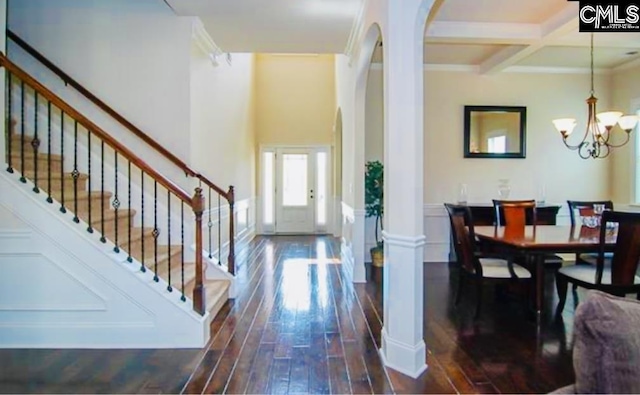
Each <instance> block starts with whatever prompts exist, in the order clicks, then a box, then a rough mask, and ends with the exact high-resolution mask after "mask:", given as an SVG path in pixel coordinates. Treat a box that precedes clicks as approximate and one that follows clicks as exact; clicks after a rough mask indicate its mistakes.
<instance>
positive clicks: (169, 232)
mask: <svg viewBox="0 0 640 395" xmlns="http://www.w3.org/2000/svg"><path fill="white" fill-rule="evenodd" d="M167 249H168V254H169V260H168V261H167V269H168V273H169V274H168V275H167V282H168V283H169V285H167V291H169V292H172V291H173V288H171V191H170V190H167Z"/></svg>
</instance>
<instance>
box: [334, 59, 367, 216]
mask: <svg viewBox="0 0 640 395" xmlns="http://www.w3.org/2000/svg"><path fill="white" fill-rule="evenodd" d="M335 69H336V71H335V75H336V105H337V107H338V108H340V109H341V112H342V201H344V202H345V203H346V204H348V205H349V206H351V207H354V198H353V188H354V185H353V177H354V168H353V152H354V151H355V144H356V141H355V95H354V92H353V86H355V75H354V72H353V70H352V69H351V67H350V65H349V58H348V57H347V56H345V55H336V61H335ZM360 143H362V142H360Z"/></svg>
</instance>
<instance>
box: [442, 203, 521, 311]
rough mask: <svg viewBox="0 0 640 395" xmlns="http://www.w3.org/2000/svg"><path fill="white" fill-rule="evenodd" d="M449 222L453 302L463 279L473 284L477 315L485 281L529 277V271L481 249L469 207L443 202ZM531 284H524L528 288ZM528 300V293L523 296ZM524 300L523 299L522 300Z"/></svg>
mask: <svg viewBox="0 0 640 395" xmlns="http://www.w3.org/2000/svg"><path fill="white" fill-rule="evenodd" d="M445 207H446V209H447V212H448V213H449V220H450V224H451V234H452V236H453V245H454V248H455V250H456V256H457V261H458V264H459V277H458V287H457V291H456V295H455V299H454V300H455V301H454V303H455V305H456V306H457V305H458V304H459V302H460V295H461V293H462V291H463V289H464V284H463V283H465V282H467V281H472V282H475V285H476V310H475V314H474V318H475V319H477V318H478V317H479V316H480V311H481V310H482V290H483V287H484V284H485V283H500V282H502V283H504V282H518V281H528V282H530V280H531V273H530V272H529V271H528V270H527V269H525V268H524V267H522V266H520V265H518V264H515V263H513V262H512V260H511V259H505V256H504V255H503V256H499V255H492V254H491V255H490V254H487V253H482V252H480V251H479V250H478V248H477V245H476V237H475V232H474V226H473V218H472V216H471V210H470V209H469V207H467V206H464V205H456V204H449V203H445ZM530 287H531V284H529V286H528V287H527V289H529V288H530ZM526 299H527V300H528V297H527V298H526ZM525 304H526V303H525Z"/></svg>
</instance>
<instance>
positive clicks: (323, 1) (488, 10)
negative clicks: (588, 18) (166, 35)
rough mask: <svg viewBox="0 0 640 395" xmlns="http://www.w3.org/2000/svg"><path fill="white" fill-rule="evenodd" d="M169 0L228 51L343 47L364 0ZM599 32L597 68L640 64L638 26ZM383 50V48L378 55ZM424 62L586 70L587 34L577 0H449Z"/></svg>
mask: <svg viewBox="0 0 640 395" xmlns="http://www.w3.org/2000/svg"><path fill="white" fill-rule="evenodd" d="M165 1H166V2H167V3H168V4H169V5H170V6H171V7H172V8H173V9H174V11H175V12H176V14H178V15H189V16H198V17H200V19H201V20H202V21H203V23H204V26H205V28H206V30H207V31H208V32H209V34H210V35H211V36H212V37H213V39H214V40H215V42H216V43H217V44H218V45H219V46H220V47H221V48H222V50H223V51H225V52H263V53H343V52H344V51H345V48H346V45H347V41H348V38H349V35H350V32H351V30H352V28H353V25H354V21H355V20H357V18H358V13H359V10H360V9H361V4H362V1H365V0H268V1H265V0H165ZM370 1H374V0H370ZM392 1H401V0H392ZM594 40H595V51H594V63H595V67H596V68H599V69H605V70H611V69H616V68H624V67H629V66H632V65H638V64H640V54H639V52H640V33H597V34H596V35H595V38H594ZM381 56H382V53H381V50H380V49H379V50H378V51H377V53H376V54H375V56H374V62H375V61H380V60H381ZM425 63H426V64H427V65H431V66H436V67H454V66H455V67H466V68H472V69H475V70H477V72H479V73H484V74H492V73H499V72H501V71H504V70H507V69H510V70H513V69H514V68H527V69H531V70H533V69H534V68H538V69H555V70H558V71H561V70H562V69H565V70H567V71H572V72H577V71H587V70H588V68H589V34H588V33H580V32H578V2H576V1H567V0H444V1H443V2H442V5H441V6H440V7H439V8H438V11H437V14H436V15H435V16H434V17H433V18H431V20H430V23H429V25H428V27H427V30H426V32H425Z"/></svg>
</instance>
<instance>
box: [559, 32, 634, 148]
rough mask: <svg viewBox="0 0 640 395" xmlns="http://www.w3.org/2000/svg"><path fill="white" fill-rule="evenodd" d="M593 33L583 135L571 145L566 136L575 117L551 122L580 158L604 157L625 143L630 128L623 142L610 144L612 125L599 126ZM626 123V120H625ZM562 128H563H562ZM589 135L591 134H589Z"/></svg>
mask: <svg viewBox="0 0 640 395" xmlns="http://www.w3.org/2000/svg"><path fill="white" fill-rule="evenodd" d="M593 37H594V35H593V33H591V40H590V41H591V43H590V44H591V45H590V67H591V68H590V72H591V73H590V77H591V78H590V82H591V91H590V92H591V95H590V97H589V98H588V99H587V105H588V107H589V113H588V118H587V125H586V128H585V132H584V135H583V136H582V140H581V141H580V143H578V144H576V145H573V144H569V142H568V141H567V140H568V137H569V135H570V134H571V132H572V131H573V129H574V127H575V119H558V120H554V121H553V123H554V124H555V126H556V129H558V131H559V132H560V134H561V135H562V142H563V143H564V145H565V146H566V147H567V148H568V149H569V150H571V151H578V155H580V157H581V158H582V159H588V158H594V159H596V158H606V157H607V156H609V154H610V153H611V151H612V150H613V148H619V147H622V146H623V145H625V144H627V143H628V142H629V140H630V133H631V130H624V131H625V132H626V138H625V140H624V142H622V143H620V144H612V143H610V142H609V141H610V139H611V135H612V133H613V131H614V129H613V125H610V126H604V127H602V128H601V127H600V125H599V123H598V119H597V115H596V112H597V111H596V103H597V102H598V99H597V98H596V97H595V95H594V92H595V88H594V86H595V83H594V80H595V78H594V74H595V72H594V61H593V58H594V56H593V52H594V51H593ZM609 116H613V114H608V116H607V118H609ZM625 123H626V122H625ZM563 129H564V130H563ZM567 132H568V133H567ZM589 135H591V136H589Z"/></svg>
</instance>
